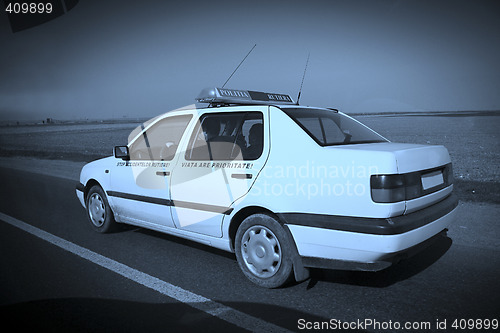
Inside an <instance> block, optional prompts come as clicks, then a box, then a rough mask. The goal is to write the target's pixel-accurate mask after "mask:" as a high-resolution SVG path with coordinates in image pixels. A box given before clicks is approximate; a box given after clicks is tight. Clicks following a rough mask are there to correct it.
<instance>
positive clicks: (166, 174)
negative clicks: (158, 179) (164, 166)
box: [156, 171, 170, 177]
mask: <svg viewBox="0 0 500 333" xmlns="http://www.w3.org/2000/svg"><path fill="white" fill-rule="evenodd" d="M156 175H157V176H164V177H165V176H170V171H156Z"/></svg>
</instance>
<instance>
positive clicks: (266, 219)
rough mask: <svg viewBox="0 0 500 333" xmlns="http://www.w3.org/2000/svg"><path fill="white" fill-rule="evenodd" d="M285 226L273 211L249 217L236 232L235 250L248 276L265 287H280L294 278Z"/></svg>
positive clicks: (240, 264) (241, 266)
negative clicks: (274, 216)
mask: <svg viewBox="0 0 500 333" xmlns="http://www.w3.org/2000/svg"><path fill="white" fill-rule="evenodd" d="M290 245H291V244H290V240H289V239H288V237H287V235H286V233H285V230H284V229H283V227H282V226H281V225H280V224H279V223H278V221H276V219H275V218H273V217H272V216H270V215H267V214H254V215H251V216H249V217H247V218H246V219H245V220H244V221H243V222H242V223H241V225H240V226H239V228H238V231H237V232H236V240H235V252H236V258H237V260H238V264H239V266H240V268H241V270H242V271H243V273H244V274H245V276H246V277H247V278H248V279H249V280H250V281H252V282H253V283H255V284H257V285H259V286H261V287H265V288H277V287H280V286H282V285H284V284H285V283H287V282H288V281H289V280H290V277H291V275H292V268H293V264H292V255H291V246H290Z"/></svg>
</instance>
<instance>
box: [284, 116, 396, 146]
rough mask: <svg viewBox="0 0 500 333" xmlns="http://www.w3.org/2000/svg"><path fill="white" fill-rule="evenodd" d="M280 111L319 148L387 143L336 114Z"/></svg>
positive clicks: (378, 136) (372, 132)
mask: <svg viewBox="0 0 500 333" xmlns="http://www.w3.org/2000/svg"><path fill="white" fill-rule="evenodd" d="M282 110H283V111H284V112H285V113H286V114H287V115H288V116H289V117H290V118H292V119H293V120H294V121H295V122H296V123H297V124H298V125H299V126H300V127H302V129H303V130H304V131H305V132H306V133H307V134H309V136H310V137H311V138H312V139H313V140H314V141H316V142H317V143H318V144H319V145H321V146H333V145H346V144H357V143H372V142H386V141H387V140H386V139H384V138H383V137H382V136H380V135H379V134H377V133H375V132H374V131H372V130H370V129H369V128H367V127H365V126H363V125H361V124H360V123H358V122H356V121H355V120H353V119H351V118H349V117H346V116H344V115H342V114H339V113H338V112H334V111H330V110H323V109H304V108H283V109H282Z"/></svg>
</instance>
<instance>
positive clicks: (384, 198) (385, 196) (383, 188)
mask: <svg viewBox="0 0 500 333" xmlns="http://www.w3.org/2000/svg"><path fill="white" fill-rule="evenodd" d="M404 184H405V183H404V175H373V176H371V178H370V187H371V190H372V200H373V201H375V202H398V201H403V200H405V195H406V194H405V185H404Z"/></svg>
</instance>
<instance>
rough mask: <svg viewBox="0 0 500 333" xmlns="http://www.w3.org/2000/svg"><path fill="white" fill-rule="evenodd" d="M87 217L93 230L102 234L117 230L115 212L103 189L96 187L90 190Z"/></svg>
mask: <svg viewBox="0 0 500 333" xmlns="http://www.w3.org/2000/svg"><path fill="white" fill-rule="evenodd" d="M86 209H87V217H88V219H89V221H90V225H91V226H92V228H93V229H94V230H95V231H97V232H100V233H106V232H110V231H112V230H114V229H115V227H116V222H115V219H114V216H113V212H112V211H111V208H110V207H109V204H108V200H107V198H106V195H105V194H104V191H103V190H102V188H101V187H100V186H98V185H94V186H92V187H91V188H90V190H89V192H88V194H87V200H86Z"/></svg>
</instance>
